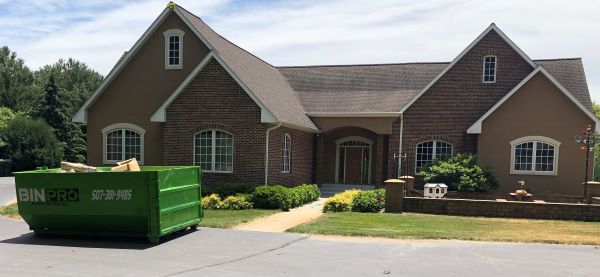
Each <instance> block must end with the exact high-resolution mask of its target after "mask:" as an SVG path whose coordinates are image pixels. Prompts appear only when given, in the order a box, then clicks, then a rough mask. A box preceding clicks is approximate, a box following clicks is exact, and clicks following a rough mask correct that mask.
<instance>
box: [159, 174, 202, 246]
mask: <svg viewBox="0 0 600 277" xmlns="http://www.w3.org/2000/svg"><path fill="white" fill-rule="evenodd" d="M158 180H159V181H158V183H159V188H160V192H159V203H160V235H165V234H168V233H171V232H174V231H177V230H181V229H185V228H187V227H190V226H194V225H197V224H198V223H200V220H201V218H202V208H201V205H200V197H201V196H200V169H199V168H198V167H185V168H178V169H173V170H164V171H159V172H158Z"/></svg>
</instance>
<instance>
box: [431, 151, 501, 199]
mask: <svg viewBox="0 0 600 277" xmlns="http://www.w3.org/2000/svg"><path fill="white" fill-rule="evenodd" d="M420 174H421V176H423V180H424V181H425V182H428V183H444V184H446V185H448V189H449V190H456V191H466V192H475V191H477V192H486V191H488V190H491V189H495V188H497V187H498V181H497V180H496V177H495V176H494V175H493V173H492V171H491V169H490V168H489V167H483V168H482V167H480V166H478V165H477V161H476V159H475V157H474V156H473V155H471V154H459V155H456V156H454V157H450V158H442V159H440V160H437V161H435V162H434V163H432V164H431V165H429V166H427V167H425V168H423V169H422V170H421V172H420Z"/></svg>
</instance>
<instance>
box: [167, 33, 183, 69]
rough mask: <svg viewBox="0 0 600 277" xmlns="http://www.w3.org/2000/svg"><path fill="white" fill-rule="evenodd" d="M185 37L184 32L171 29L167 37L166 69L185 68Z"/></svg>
mask: <svg viewBox="0 0 600 277" xmlns="http://www.w3.org/2000/svg"><path fill="white" fill-rule="evenodd" d="M183 35H184V32H183V31H181V30H177V29H170V30H167V31H166V32H164V36H165V69H182V68H183Z"/></svg>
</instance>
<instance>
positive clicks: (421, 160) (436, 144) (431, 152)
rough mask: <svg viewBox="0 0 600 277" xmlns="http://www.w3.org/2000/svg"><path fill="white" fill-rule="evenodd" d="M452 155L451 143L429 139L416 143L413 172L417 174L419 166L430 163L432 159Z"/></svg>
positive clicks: (419, 169)
mask: <svg viewBox="0 0 600 277" xmlns="http://www.w3.org/2000/svg"><path fill="white" fill-rule="evenodd" d="M450 156H452V144H450V143H447V142H445V141H441V140H429V141H424V142H421V143H419V144H417V152H416V155H415V173H416V174H419V172H420V171H421V167H423V166H426V165H429V164H431V163H432V162H433V161H434V160H436V159H439V158H442V157H450Z"/></svg>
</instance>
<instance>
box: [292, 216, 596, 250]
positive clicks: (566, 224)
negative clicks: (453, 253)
mask: <svg viewBox="0 0 600 277" xmlns="http://www.w3.org/2000/svg"><path fill="white" fill-rule="evenodd" d="M287 232H295V233H309V234H321V235H341V236H365V237H384V238H400V239H456V240H472V241H504V242H527V243H558V244H590V245H600V222H579V221H566V220H533V219H509V218H485V217H465V216H447V215H430V214H416V213H403V214H384V213H379V214H369V213H353V212H340V213H326V214H325V215H323V216H322V217H320V218H319V219H317V220H315V221H312V222H309V223H306V224H302V225H299V226H296V227H294V228H291V229H289V230H287Z"/></svg>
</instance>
